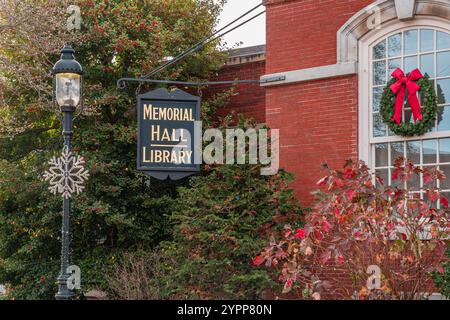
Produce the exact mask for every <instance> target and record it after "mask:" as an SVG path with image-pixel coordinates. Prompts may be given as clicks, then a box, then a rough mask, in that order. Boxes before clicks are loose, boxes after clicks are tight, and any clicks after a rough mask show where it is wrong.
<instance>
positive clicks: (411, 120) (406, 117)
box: [403, 104, 414, 123]
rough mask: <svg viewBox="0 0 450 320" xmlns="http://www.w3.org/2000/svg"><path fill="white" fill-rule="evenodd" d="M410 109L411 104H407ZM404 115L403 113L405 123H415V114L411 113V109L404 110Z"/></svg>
mask: <svg viewBox="0 0 450 320" xmlns="http://www.w3.org/2000/svg"><path fill="white" fill-rule="evenodd" d="M407 105H408V107H409V104H407ZM403 110H404V113H403V121H404V122H406V123H408V122H409V123H414V116H413V113H412V111H411V109H403Z"/></svg>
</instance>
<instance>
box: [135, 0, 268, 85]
mask: <svg viewBox="0 0 450 320" xmlns="http://www.w3.org/2000/svg"><path fill="white" fill-rule="evenodd" d="M262 5H263V4H262V3H260V4H259V5H257V6H255V7H253V8H252V9H250V10H248V11H247V12H245V13H244V14H242V15H241V16H239V17H238V18H236V19H234V20H233V21H232V22H230V23H228V24H227V25H225V26H224V27H222V28H220V29H219V30H216V31H214V33H212V34H210V35H209V36H207V37H206V38H204V39H202V40H201V41H200V42H198V43H196V44H195V45H193V46H192V47H190V48H189V49H187V50H185V51H184V52H182V53H180V54H179V55H177V56H176V57H174V58H173V59H171V60H170V61H167V62H166V63H164V64H162V65H161V66H159V67H157V68H155V69H153V70H152V71H151V72H150V73H148V74H147V75H145V76H143V77H142V78H143V79H146V78H149V77H151V76H153V75H155V74H157V73H158V72H161V71H163V70H164V69H166V68H167V67H169V66H171V65H172V64H174V63H177V62H178V61H180V60H181V59H183V58H184V57H186V56H188V55H189V54H191V53H194V52H196V51H198V50H200V49H201V48H203V47H204V46H206V45H208V44H209V43H211V42H212V41H214V40H217V39H218V38H221V37H223V36H225V35H226V34H228V33H230V32H232V31H234V30H236V29H237V28H239V27H241V26H243V25H244V24H246V23H248V22H250V21H252V20H254V19H256V18H257V17H259V16H260V15H262V14H263V13H265V12H266V11H263V12H261V13H259V14H257V15H255V16H253V17H252V18H250V19H248V20H246V21H244V22H243V23H241V24H239V25H237V26H236V27H234V28H232V29H231V30H228V31H226V32H224V33H222V34H220V35H218V34H219V33H220V32H222V31H223V30H225V29H227V28H228V27H230V26H231V25H233V24H235V23H236V22H238V21H239V20H241V19H242V18H244V17H245V16H247V15H249V14H250V13H252V12H253V11H255V10H256V9H258V8H259V7H261V6H262Z"/></svg>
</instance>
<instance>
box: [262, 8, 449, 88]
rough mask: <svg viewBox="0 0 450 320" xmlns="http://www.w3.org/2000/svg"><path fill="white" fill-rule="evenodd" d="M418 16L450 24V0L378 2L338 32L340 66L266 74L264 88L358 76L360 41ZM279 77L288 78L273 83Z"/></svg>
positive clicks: (361, 12)
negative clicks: (399, 22) (344, 76)
mask: <svg viewBox="0 0 450 320" xmlns="http://www.w3.org/2000/svg"><path fill="white" fill-rule="evenodd" d="M411 10H412V11H411ZM416 17H417V18H441V19H444V20H447V21H450V0H378V1H376V2H374V3H372V4H370V5H369V6H367V7H365V8H364V9H362V10H360V11H359V12H357V13H356V14H355V15H353V16H352V17H351V18H350V19H349V20H348V21H347V22H346V23H345V24H344V25H343V26H342V27H341V28H340V29H339V30H338V32H337V64H335V65H329V66H321V67H316V68H308V69H300V70H289V71H286V72H279V73H276V74H268V75H264V76H262V77H261V81H262V82H263V83H262V84H261V85H262V86H274V85H282V84H288V83H289V84H290V83H295V82H303V81H311V80H317V79H325V78H332V77H336V76H343V75H351V74H356V73H357V72H358V66H357V64H358V41H359V40H360V39H361V38H363V37H364V36H366V35H368V34H370V33H372V32H374V31H377V30H379V29H380V28H381V27H382V26H383V28H384V27H385V26H386V25H389V24H392V23H393V22H394V23H395V22H398V21H399V20H400V21H404V20H411V19H414V18H416ZM351 65H353V66H351ZM279 76H285V77H286V79H285V80H279V81H270V79H271V78H277V77H279Z"/></svg>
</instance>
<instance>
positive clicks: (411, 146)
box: [406, 141, 420, 165]
mask: <svg viewBox="0 0 450 320" xmlns="http://www.w3.org/2000/svg"><path fill="white" fill-rule="evenodd" d="M406 157H407V158H408V160H409V161H412V162H413V163H414V164H416V165H418V164H420V141H408V142H407V143H406Z"/></svg>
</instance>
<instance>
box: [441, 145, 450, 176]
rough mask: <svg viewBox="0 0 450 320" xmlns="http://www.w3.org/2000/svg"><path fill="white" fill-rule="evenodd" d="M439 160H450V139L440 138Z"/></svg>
mask: <svg viewBox="0 0 450 320" xmlns="http://www.w3.org/2000/svg"><path fill="white" fill-rule="evenodd" d="M439 162H450V139H441V140H439ZM448 178H449V179H450V177H448Z"/></svg>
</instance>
